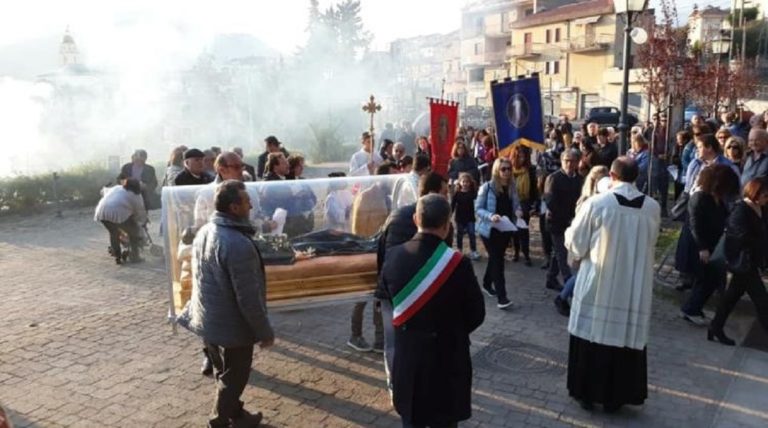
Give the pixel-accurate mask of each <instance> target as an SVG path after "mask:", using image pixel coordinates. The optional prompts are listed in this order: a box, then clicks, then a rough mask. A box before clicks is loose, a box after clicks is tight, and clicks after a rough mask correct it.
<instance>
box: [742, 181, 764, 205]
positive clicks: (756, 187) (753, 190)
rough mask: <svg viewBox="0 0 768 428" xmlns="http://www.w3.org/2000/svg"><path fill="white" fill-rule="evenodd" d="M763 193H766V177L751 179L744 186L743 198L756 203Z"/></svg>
mask: <svg viewBox="0 0 768 428" xmlns="http://www.w3.org/2000/svg"><path fill="white" fill-rule="evenodd" d="M765 193H768V177H757V178H753V179H751V180H749V181H747V184H745V185H744V197H746V198H748V199H749V200H751V201H752V202H756V201H757V200H758V199H759V198H760V195H763V194H765Z"/></svg>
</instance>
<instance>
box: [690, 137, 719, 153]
mask: <svg viewBox="0 0 768 428" xmlns="http://www.w3.org/2000/svg"><path fill="white" fill-rule="evenodd" d="M696 141H701V144H702V145H703V146H704V147H706V148H708V149H712V150H713V151H714V152H715V153H717V154H720V153H722V152H723V148H722V147H721V146H720V142H719V141H717V138H715V136H714V134H700V135H697V136H696Z"/></svg>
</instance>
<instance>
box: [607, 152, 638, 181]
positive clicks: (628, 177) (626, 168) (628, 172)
mask: <svg viewBox="0 0 768 428" xmlns="http://www.w3.org/2000/svg"><path fill="white" fill-rule="evenodd" d="M611 172H612V173H614V174H615V175H616V178H618V179H619V180H620V181H623V182H625V183H632V182H634V181H635V180H637V176H638V175H639V174H640V169H639V168H638V167H637V162H635V161H633V160H632V159H630V158H628V157H626V156H619V157H618V158H616V160H614V161H613V163H612V164H611Z"/></svg>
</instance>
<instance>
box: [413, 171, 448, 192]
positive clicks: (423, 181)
mask: <svg viewBox="0 0 768 428" xmlns="http://www.w3.org/2000/svg"><path fill="white" fill-rule="evenodd" d="M443 183H446V184H447V183H448V180H446V179H445V177H443V176H442V175H440V174H438V173H436V172H430V173H427V174H424V175H422V176H421V178H420V179H419V196H424V195H428V194H430V193H440V191H441V190H442V189H443Z"/></svg>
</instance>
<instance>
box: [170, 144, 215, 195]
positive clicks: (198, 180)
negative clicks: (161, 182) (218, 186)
mask: <svg viewBox="0 0 768 428" xmlns="http://www.w3.org/2000/svg"><path fill="white" fill-rule="evenodd" d="M204 157H205V154H204V153H203V152H202V151H201V150H198V149H188V150H187V151H185V152H184V171H182V172H180V173H179V175H177V176H176V178H175V179H174V180H173V185H174V186H194V185H200V184H208V183H210V182H211V181H213V180H212V179H211V177H210V176H209V175H207V174H206V173H205V170H204V168H203V158H204Z"/></svg>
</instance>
